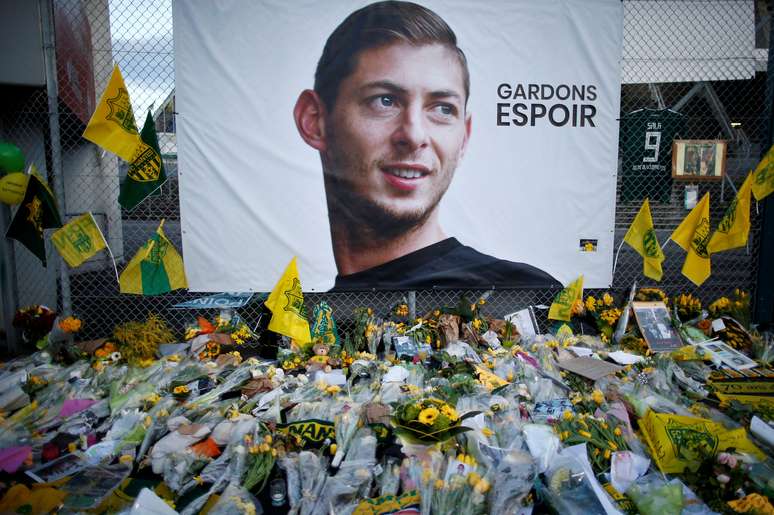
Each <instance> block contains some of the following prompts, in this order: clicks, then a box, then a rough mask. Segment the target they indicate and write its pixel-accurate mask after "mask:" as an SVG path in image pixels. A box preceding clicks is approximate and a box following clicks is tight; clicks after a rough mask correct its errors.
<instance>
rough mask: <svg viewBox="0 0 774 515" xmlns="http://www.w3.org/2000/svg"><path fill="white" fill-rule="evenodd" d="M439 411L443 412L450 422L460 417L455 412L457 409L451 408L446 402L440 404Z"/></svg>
mask: <svg viewBox="0 0 774 515" xmlns="http://www.w3.org/2000/svg"><path fill="white" fill-rule="evenodd" d="M441 413H443V414H444V415H446V416H447V417H449V419H450V420H451V421H452V422H454V421H455V420H457V419H458V418H460V416H459V415H458V414H457V410H455V409H454V408H452V407H451V406H449V405H448V404H444V405H442V406H441Z"/></svg>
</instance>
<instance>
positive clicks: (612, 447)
mask: <svg viewBox="0 0 774 515" xmlns="http://www.w3.org/2000/svg"><path fill="white" fill-rule="evenodd" d="M607 445H608V447H610V448H611V449H612V450H614V451H617V450H618V446H617V445H616V444H615V442H613V441H611V440H608V441H607Z"/></svg>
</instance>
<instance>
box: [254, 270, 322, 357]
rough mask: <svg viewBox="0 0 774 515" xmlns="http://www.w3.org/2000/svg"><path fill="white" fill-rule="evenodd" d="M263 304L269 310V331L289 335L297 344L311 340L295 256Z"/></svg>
mask: <svg viewBox="0 0 774 515" xmlns="http://www.w3.org/2000/svg"><path fill="white" fill-rule="evenodd" d="M265 304H266V307H267V308H269V310H271V321H270V322H269V330H270V331H274V332H275V333H279V334H284V335H285V336H289V337H291V338H293V339H294V340H295V341H296V343H298V344H299V345H304V344H307V343H309V342H310V341H312V336H311V334H310V331H309V322H307V320H306V307H305V306H304V294H303V293H302V291H301V281H300V280H299V278H298V268H297V267H296V258H295V257H294V258H293V259H291V260H290V263H288V266H287V267H286V268H285V272H284V273H283V274H282V277H280V280H279V282H277V285H276V286H275V287H274V289H273V290H272V292H271V294H270V295H269V298H268V299H266V303H265Z"/></svg>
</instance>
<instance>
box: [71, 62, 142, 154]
mask: <svg viewBox="0 0 774 515" xmlns="http://www.w3.org/2000/svg"><path fill="white" fill-rule="evenodd" d="M83 137H84V138H86V139H87V140H89V141H91V142H93V143H96V144H97V145H99V146H100V147H102V148H104V149H105V150H109V151H111V152H113V153H114V154H116V155H117V156H119V157H120V158H122V159H124V160H125V161H132V158H133V157H134V154H135V150H136V149H137V147H138V146H139V145H140V144H141V143H142V141H141V140H140V135H139V134H138V133H137V124H136V123H135V121H134V112H133V111H132V104H131V102H129V92H128V91H127V90H126V85H125V84H124V78H123V77H122V76H121V70H119V69H118V65H115V66H114V67H113V74H112V75H111V76H110V82H108V85H107V87H106V88H105V92H104V93H102V98H100V99H99V104H98V105H97V109H96V110H95V111H94V114H93V115H91V120H89V124H88V125H87V126H86V130H85V131H83Z"/></svg>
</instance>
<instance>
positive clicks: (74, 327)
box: [59, 317, 81, 333]
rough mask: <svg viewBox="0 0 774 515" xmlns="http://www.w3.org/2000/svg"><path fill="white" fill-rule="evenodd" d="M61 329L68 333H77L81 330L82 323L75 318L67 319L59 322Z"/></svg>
mask: <svg viewBox="0 0 774 515" xmlns="http://www.w3.org/2000/svg"><path fill="white" fill-rule="evenodd" d="M59 328H60V329H61V330H62V331H64V332H66V333H77V332H78V331H80V330H81V321H80V320H78V319H77V318H75V317H67V318H65V319H64V320H62V321H60V322H59Z"/></svg>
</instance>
